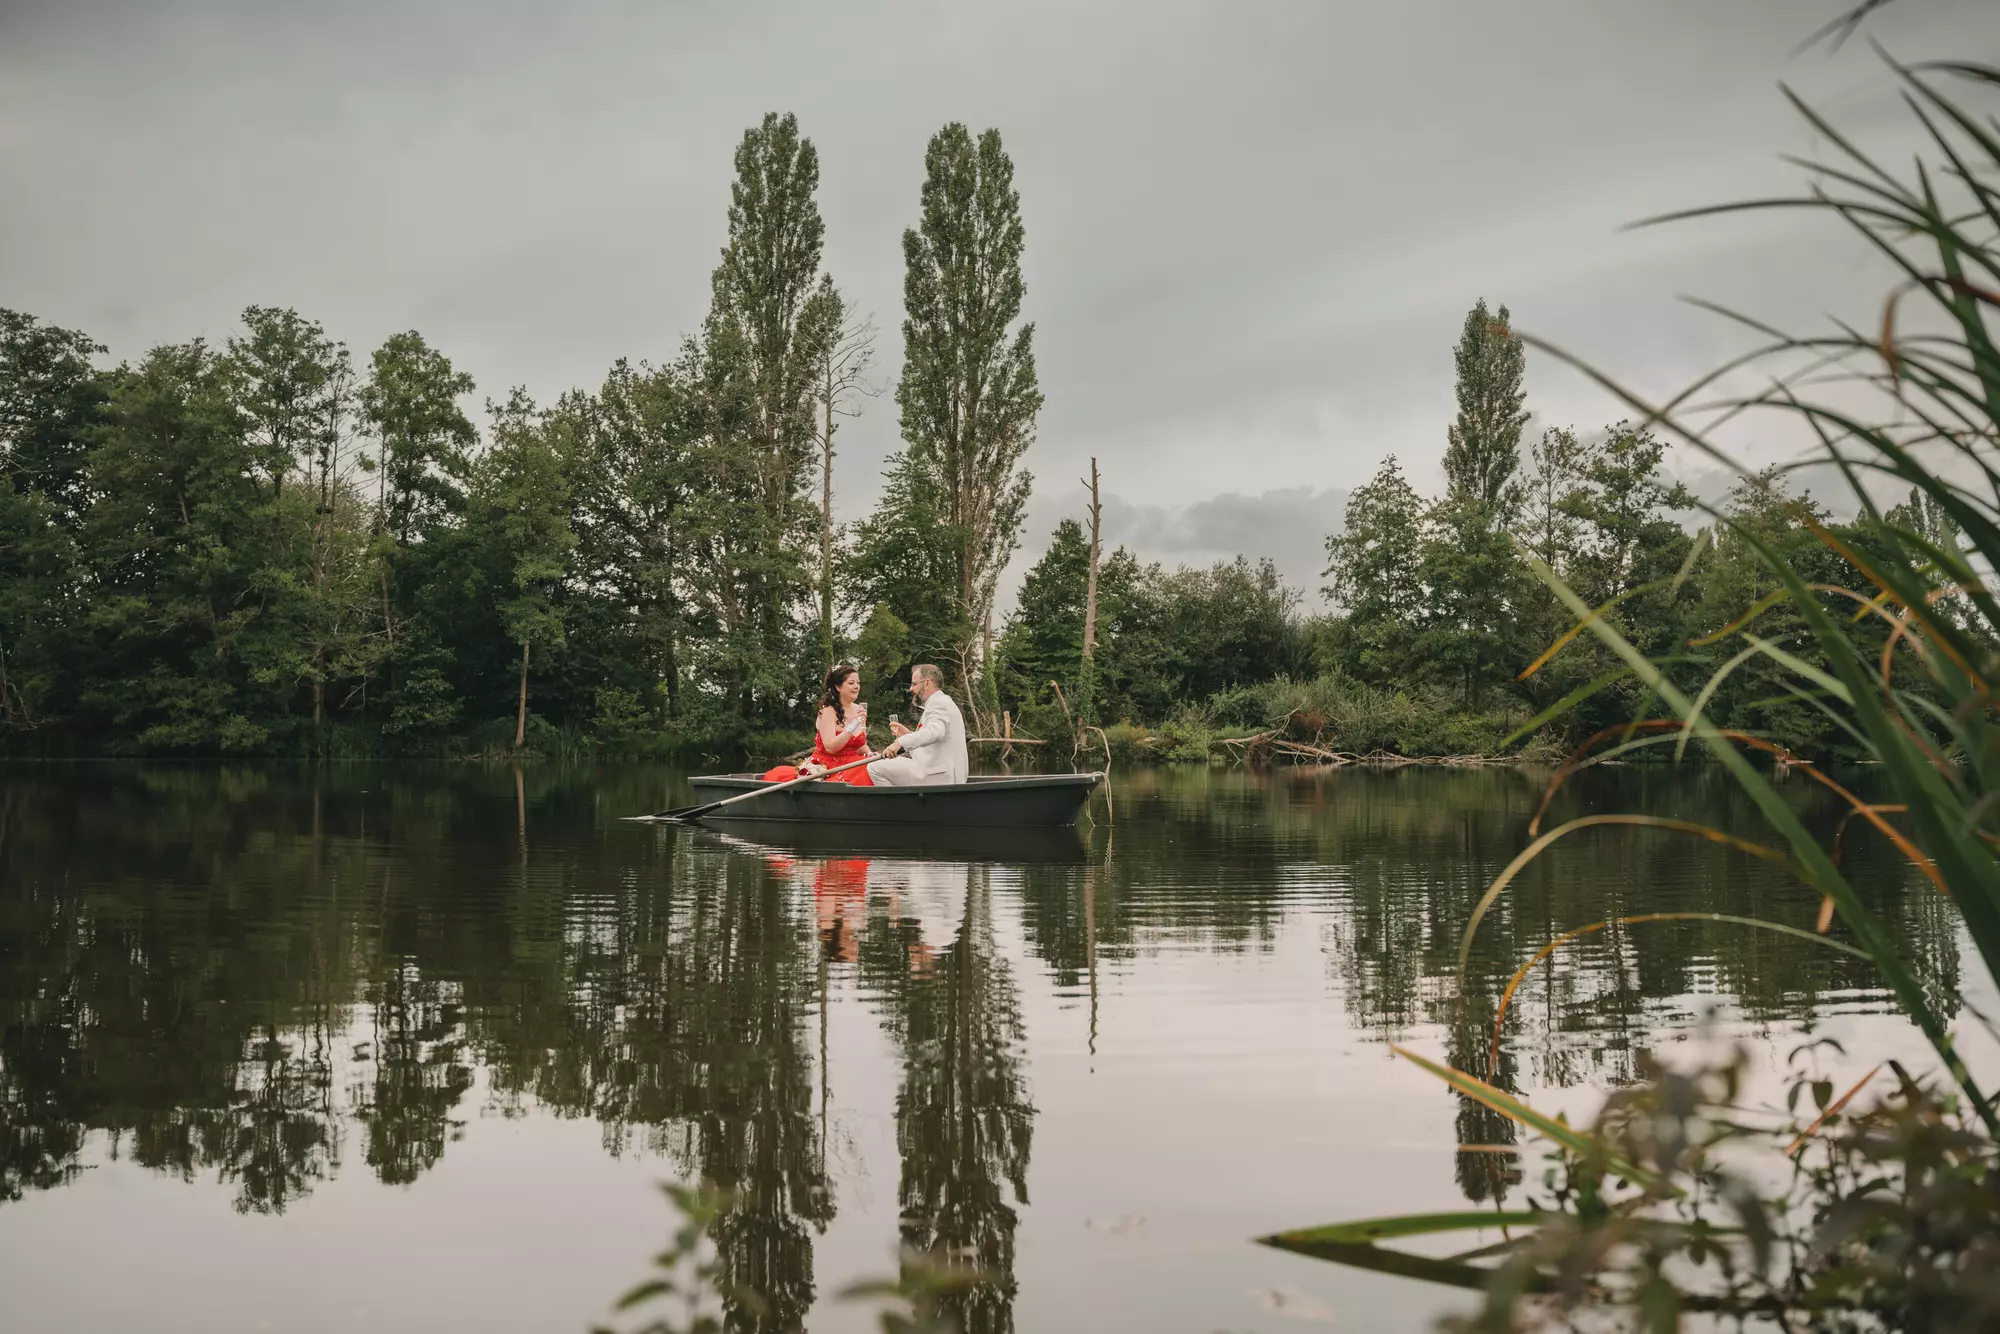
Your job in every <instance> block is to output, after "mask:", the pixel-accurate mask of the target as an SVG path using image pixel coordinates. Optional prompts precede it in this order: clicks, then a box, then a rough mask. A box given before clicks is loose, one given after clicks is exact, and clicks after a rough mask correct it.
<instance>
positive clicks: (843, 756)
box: [764, 663, 875, 787]
mask: <svg viewBox="0 0 2000 1334" xmlns="http://www.w3.org/2000/svg"><path fill="white" fill-rule="evenodd" d="M860 699H861V673H860V672H857V671H855V670H854V669H853V668H852V667H849V666H847V665H846V664H844V663H843V664H841V665H840V666H838V667H835V668H834V669H833V670H832V671H830V672H828V673H827V674H826V689H824V690H822V691H821V692H820V696H819V717H818V718H817V719H815V720H814V725H813V753H812V758H811V759H810V760H807V761H806V762H805V763H804V764H803V765H801V766H799V767H798V768H796V769H794V768H792V766H790V765H789V764H781V765H779V766H778V767H777V768H775V769H771V770H769V771H768V772H766V773H765V775H764V780H765V781H766V782H771V783H783V782H787V781H789V780H790V779H793V778H797V777H798V776H799V775H800V774H804V773H809V772H813V771H815V770H825V769H831V768H833V767H834V766H836V765H841V764H850V763H852V762H853V761H855V760H860V759H866V758H867V757H868V756H870V755H873V754H874V753H875V752H874V751H872V750H870V749H869V748H868V706H867V705H866V704H863V703H861V702H860ZM827 781H829V782H833V783H852V784H853V785H854V786H855V787H873V786H875V780H874V779H873V778H870V777H869V776H868V770H866V769H865V768H864V769H849V770H848V771H847V772H846V773H844V774H835V775H834V776H833V777H832V778H831V779H829V780H827Z"/></svg>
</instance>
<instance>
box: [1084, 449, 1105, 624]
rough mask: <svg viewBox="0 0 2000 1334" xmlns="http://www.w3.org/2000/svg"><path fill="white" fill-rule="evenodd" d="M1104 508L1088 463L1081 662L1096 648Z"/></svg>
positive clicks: (1094, 465)
mask: <svg viewBox="0 0 2000 1334" xmlns="http://www.w3.org/2000/svg"><path fill="white" fill-rule="evenodd" d="M1103 525H1104V506H1103V505H1102V504H1101V503H1099V501H1098V497H1097V460H1096V459H1095V458H1093V459H1091V461H1090V573H1089V574H1088V575H1087V576H1086V577H1085V579H1084V585H1083V660H1084V661H1085V662H1089V661H1090V658H1091V654H1092V653H1093V652H1095V651H1096V648H1097V560H1098V555H1099V553H1100V552H1101V551H1102V550H1103Z"/></svg>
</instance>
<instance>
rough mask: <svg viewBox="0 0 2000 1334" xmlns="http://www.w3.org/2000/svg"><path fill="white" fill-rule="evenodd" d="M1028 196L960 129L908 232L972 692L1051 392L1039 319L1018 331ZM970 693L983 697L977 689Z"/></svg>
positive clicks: (907, 371)
mask: <svg viewBox="0 0 2000 1334" xmlns="http://www.w3.org/2000/svg"><path fill="white" fill-rule="evenodd" d="M1025 243H1026V232H1025V230H1024V229H1023V227H1022V225H1021V197H1020V194H1019V193H1018V192H1017V191H1016V190H1015V189H1014V164H1013V162H1012V160H1011V159H1009V158H1008V156H1007V154H1006V152H1005V150H1004V149H1003V148H1002V147H1001V144H1000V133H999V131H997V130H987V131H985V132H984V133H983V134H981V135H980V136H979V138H978V140H977V141H975V140H974V139H973V137H972V134H971V132H970V131H969V130H967V129H966V127H965V126H963V125H961V124H958V123H956V122H954V123H952V124H950V125H947V126H945V127H944V128H943V129H942V130H939V131H938V132H937V134H935V135H933V136H932V138H931V141H930V146H929V148H928V149H927V150H926V152H925V154H924V185H923V192H922V195H921V217H920V220H919V222H918V224H917V226H915V227H913V228H911V229H909V230H908V231H905V232H904V233H903V263H904V276H903V307H904V318H903V373H902V379H901V381H900V382H899V383H898V385H897V386H896V403H897V406H898V407H899V408H900V409H901V410H902V433H903V439H904V440H905V441H907V442H908V445H909V452H910V454H911V456H912V457H913V459H914V460H916V461H917V462H920V463H921V464H923V465H924V466H925V467H926V468H928V469H929V470H931V471H932V472H933V473H934V475H935V476H936V477H937V478H938V481H939V484H940V485H941V486H942V488H943V491H944V495H943V502H944V503H943V506H942V508H943V511H944V517H945V520H946V523H947V524H948V525H949V529H950V539H951V543H952V546H953V548H954V553H955V554H954V564H955V566H956V570H955V573H956V575H957V580H956V583H957V587H956V588H955V589H954V590H953V596H954V600H955V602H956V604H957V605H956V608H955V611H956V614H957V620H958V627H957V631H956V634H955V635H954V640H955V647H956V656H957V660H958V661H957V668H958V674H959V678H960V681H961V683H962V684H966V685H969V684H970V683H971V678H972V676H973V671H974V663H975V662H976V661H977V650H978V646H979V643H980V639H981V635H982V633H983V631H984V629H985V627H986V625H987V623H988V622H989V620H990V618H991V613H992V610H993V595H994V590H995V585H996V584H997V583H998V581H999V578H1000V572H1001V570H1003V569H1004V568H1005V567H1006V565H1007V561H1008V558H1009V557H1010V556H1011V555H1012V554H1013V552H1014V548H1015V547H1016V545H1018V543H1019V538H1020V530H1021V510H1022V506H1023V505H1024V504H1025V503H1026V501H1027V497H1028V488H1029V486H1030V484H1031V482H1032V478H1031V477H1030V476H1029V475H1028V473H1026V472H1025V471H1022V470H1021V468H1020V462H1021V457H1022V455H1024V454H1025V453H1026V452H1027V450H1028V446H1029V445H1031V444H1033V443H1034V438H1035V419H1036V416H1037V414H1038V413H1040V411H1041V407H1042V393H1041V390H1040V388H1038V387H1037V385H1036V381H1035V353H1034V334H1035V326H1034V325H1033V324H1023V325H1020V326H1019V327H1018V328H1016V327H1015V322H1016V321H1017V320H1018V319H1019V318H1020V314H1021V299H1022V296H1023V294H1024V293H1025V291H1026V287H1025V284H1024V283H1023V282H1022V280H1021V253H1022V249H1023V247H1024V245H1025ZM967 694H968V696H970V695H971V692H970V691H968V692H967Z"/></svg>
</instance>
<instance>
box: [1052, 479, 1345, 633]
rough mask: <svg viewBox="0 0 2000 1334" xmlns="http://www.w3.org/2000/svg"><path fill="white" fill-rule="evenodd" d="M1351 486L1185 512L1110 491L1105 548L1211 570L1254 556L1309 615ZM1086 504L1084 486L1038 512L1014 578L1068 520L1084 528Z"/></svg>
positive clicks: (1239, 499) (1214, 502)
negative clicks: (1273, 569) (1273, 570)
mask: <svg viewBox="0 0 2000 1334" xmlns="http://www.w3.org/2000/svg"><path fill="white" fill-rule="evenodd" d="M1347 495H1348V493H1347V490H1346V488H1344V487H1333V488H1328V489H1324V490H1321V489H1315V488H1313V487H1310V486H1296V487H1287V488H1284V489H1281V490H1276V491H1266V492H1264V493H1262V494H1261V495H1244V494H1241V493H1238V492H1228V493H1225V494H1223V495H1219V496H1210V497H1208V498H1206V499H1203V500H1197V501H1194V502H1192V503H1190V504H1186V505H1155V504H1143V503H1136V502H1133V501H1130V500H1127V499H1125V498H1123V497H1122V496H1120V495H1118V494H1116V493H1114V492H1108V491H1107V492H1105V494H1104V498H1103V504H1104V528H1103V533H1104V545H1105V547H1106V548H1107V549H1111V548H1116V547H1119V546H1123V547H1127V548H1129V549H1130V550H1131V551H1132V553H1133V554H1134V555H1136V556H1138V557H1139V558H1140V559H1142V560H1146V561H1159V562H1160V563H1162V564H1164V565H1167V566H1170V567H1171V566H1175V565H1195V566H1205V565H1212V564H1214V563H1216V562H1217V561H1226V560H1234V559H1235V558H1236V557H1237V556H1239V555H1242V556H1247V557H1249V558H1250V559H1251V560H1253V561H1257V560H1265V559H1268V560H1270V561H1271V562H1272V563H1273V564H1275V565H1276V566H1277V567H1278V572H1279V573H1280V574H1282V575H1283V576H1284V577H1285V580H1286V581H1287V582H1288V583H1290V584H1291V585H1292V586H1293V587H1294V588H1296V589H1298V590H1299V591H1300V592H1301V593H1303V594H1304V595H1305V601H1304V603H1303V604H1302V605H1304V606H1305V607H1306V608H1307V609H1312V608H1316V607H1317V606H1318V605H1319V603H1320V598H1319V587H1320V583H1321V582H1322V581H1321V579H1320V572H1321V571H1322V570H1323V569H1325V567H1326V539H1327V535H1328V534H1330V533H1334V532H1338V531H1339V529H1340V520H1341V514H1342V511H1343V510H1344V509H1345V508H1346V505H1347ZM1086 504H1087V497H1086V495H1085V493H1084V491H1083V490H1082V488H1080V487H1073V488H1070V489H1068V490H1065V491H1063V492H1061V493H1059V494H1057V495H1055V496H1052V497H1051V498H1050V499H1049V500H1048V501H1046V502H1043V503H1041V504H1038V505H1036V506H1035V507H1033V510H1032V512H1031V513H1030V515H1029V519H1028V522H1027V523H1026V524H1025V525H1024V532H1023V538H1024V543H1023V550H1022V551H1021V553H1020V554H1019V555H1018V556H1017V557H1016V558H1015V562H1014V565H1015V573H1016V574H1018V573H1019V572H1020V571H1023V570H1025V569H1027V567H1028V566H1030V565H1032V564H1033V563H1034V562H1035V560H1037V559H1038V558H1039V557H1040V556H1041V553H1042V551H1043V549H1044V548H1045V547H1046V546H1047V543H1048V536H1049V534H1050V533H1051V532H1052V531H1053V530H1054V528H1055V526H1056V524H1057V523H1058V522H1060V521H1061V520H1062V519H1065V518H1074V519H1077V520H1078V521H1079V522H1082V521H1084V518H1085V514H1086V508H1085V507H1086Z"/></svg>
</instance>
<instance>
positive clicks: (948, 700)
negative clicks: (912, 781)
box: [903, 690, 971, 783]
mask: <svg viewBox="0 0 2000 1334" xmlns="http://www.w3.org/2000/svg"><path fill="white" fill-rule="evenodd" d="M903 753H904V754H905V755H908V756H909V757H910V758H911V759H913V760H915V761H916V762H917V771H918V772H919V773H921V774H922V775H923V776H924V777H926V778H928V779H930V780H931V781H932V782H934V783H963V782H964V781H965V776H966V774H967V773H968V772H970V770H971V765H970V763H968V761H967V757H966V751H965V715H963V714H961V713H960V712H959V711H958V705H957V703H956V702H955V701H953V699H952V697H951V696H950V695H947V694H945V693H944V691H942V690H940V691H937V692H936V693H935V694H933V695H932V696H931V697H930V698H929V699H928V700H926V701H925V702H924V716H923V721H922V722H920V723H918V724H917V727H916V730H915V731H912V732H907V733H905V734H904V735H903Z"/></svg>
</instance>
